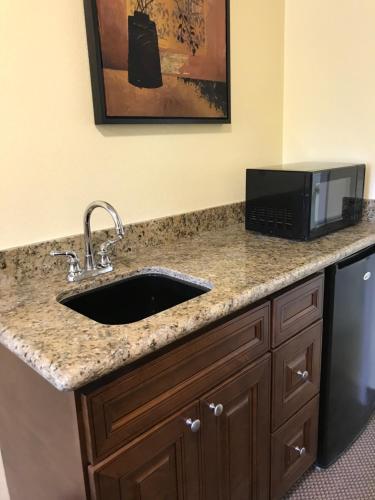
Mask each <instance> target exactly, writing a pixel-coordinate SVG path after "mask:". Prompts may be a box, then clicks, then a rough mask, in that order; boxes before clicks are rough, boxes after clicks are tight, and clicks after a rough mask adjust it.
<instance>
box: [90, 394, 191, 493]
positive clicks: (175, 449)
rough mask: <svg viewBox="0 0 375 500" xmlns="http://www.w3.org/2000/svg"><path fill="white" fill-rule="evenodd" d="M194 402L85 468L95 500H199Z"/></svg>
mask: <svg viewBox="0 0 375 500" xmlns="http://www.w3.org/2000/svg"><path fill="white" fill-rule="evenodd" d="M188 418H191V419H193V420H194V419H197V418H199V404H198V403H196V404H194V405H192V406H190V407H188V408H186V409H184V410H183V411H181V412H179V413H178V414H176V415H175V416H173V417H172V418H171V419H169V420H168V421H166V422H164V423H162V424H161V425H160V426H158V427H155V428H154V429H153V430H152V431H150V432H149V433H148V434H146V435H145V436H144V437H142V438H141V439H139V440H137V441H136V442H135V443H134V444H131V445H130V446H128V447H127V448H125V449H123V450H122V451H121V452H118V453H117V454H115V455H114V456H113V457H111V458H110V459H107V460H106V461H104V462H102V463H101V464H98V465H97V466H94V467H90V468H89V474H90V479H91V489H92V495H93V498H94V499H95V500H199V499H200V498H201V495H200V453H199V447H200V431H198V432H192V431H191V429H190V428H189V427H188V426H187V424H186V422H185V421H186V419H188Z"/></svg>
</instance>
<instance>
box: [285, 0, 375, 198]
mask: <svg viewBox="0 0 375 500" xmlns="http://www.w3.org/2000/svg"><path fill="white" fill-rule="evenodd" d="M374 19H375V1H374V0H328V1H327V0H286V14H285V67H284V68H285V80H284V161H298V160H301V159H314V160H315V159H321V160H348V161H361V162H366V163H367V164H368V166H369V171H368V178H367V196H368V197H371V198H375V176H374V173H373V172H374V166H375V64H374V60H375V31H374Z"/></svg>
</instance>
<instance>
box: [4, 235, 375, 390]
mask: <svg viewBox="0 0 375 500" xmlns="http://www.w3.org/2000/svg"><path fill="white" fill-rule="evenodd" d="M373 244H375V233H374V234H373V235H369V236H366V237H361V238H359V239H358V241H356V242H354V243H351V244H349V245H347V246H344V247H342V248H340V249H339V250H337V251H334V252H331V253H329V254H327V255H318V256H317V259H316V262H309V263H307V264H304V265H303V266H296V268H295V269H293V270H292V271H289V272H286V273H284V274H281V275H279V276H278V277H277V278H276V279H270V280H266V281H265V282H264V283H262V284H259V285H256V286H254V287H251V288H248V289H246V290H244V291H242V292H241V293H239V294H237V295H236V296H231V297H228V299H227V300H225V301H222V302H221V303H217V304H215V306H214V307H211V310H210V311H209V312H206V313H205V315H204V317H203V318H202V319H200V320H198V321H196V322H195V323H194V326H191V325H190V326H189V318H187V320H186V322H185V324H184V325H182V326H181V328H180V330H181V331H179V335H178V338H183V337H186V336H187V335H189V334H191V333H193V332H194V331H197V330H199V329H200V328H202V327H205V326H208V325H209V324H210V323H213V322H215V321H217V320H220V319H223V318H225V316H227V315H229V314H231V313H234V312H236V311H238V310H240V309H242V308H243V307H246V306H248V305H251V304H252V303H255V302H257V301H259V300H261V299H264V298H266V297H268V296H269V295H272V294H273V293H275V292H278V291H280V290H281V289H283V288H286V287H287V286H290V285H292V284H293V283H296V282H298V281H299V280H301V279H304V278H306V277H308V276H309V275H312V274H314V273H316V272H320V271H322V270H324V269H325V268H326V267H328V266H330V265H332V264H334V263H335V262H338V261H340V260H342V259H344V258H346V257H348V256H350V255H353V254H355V253H356V252H358V251H361V250H363V249H365V248H367V247H369V246H371V245H373ZM167 328H168V327H167ZM6 331H7V328H6V327H5V328H4V329H3V331H2V339H1V343H2V345H3V346H4V347H6V348H7V349H9V350H10V351H11V352H12V353H14V354H15V355H16V356H18V357H19V358H20V359H21V360H22V361H24V362H25V363H26V364H27V365H28V366H30V367H31V368H32V369H33V370H35V371H36V372H37V373H38V374H39V375H40V376H41V377H43V378H44V379H45V380H47V381H48V382H49V383H51V384H52V385H53V386H54V387H55V388H56V389H57V390H59V391H77V390H80V389H82V388H83V387H84V386H86V385H87V384H89V383H91V382H93V381H95V380H99V379H100V378H102V377H104V376H105V375H108V374H110V373H112V372H114V371H116V370H118V369H119V368H122V367H124V366H127V365H130V364H131V363H133V362H135V361H137V360H138V359H141V358H142V357H144V356H146V355H148V354H150V353H153V352H155V351H157V350H158V349H161V348H162V347H165V346H166V345H169V344H172V343H173V342H174V341H175V340H176V338H173V339H172V340H171V341H165V342H160V343H159V345H158V346H157V348H156V349H155V348H154V349H151V348H149V349H145V350H143V352H142V353H141V354H140V355H139V356H132V357H129V358H128V359H126V360H125V361H123V362H121V363H117V364H112V365H109V364H107V365H105V366H103V367H102V370H101V373H100V374H98V373H96V374H94V375H93V376H82V375H81V374H80V371H81V367H80V366H77V368H75V369H74V370H72V368H71V367H70V368H69V370H64V369H61V368H59V367H56V366H54V365H53V363H52V364H51V362H50V361H49V360H48V359H47V358H46V357H44V356H43V354H42V353H41V352H37V351H36V350H35V349H34V350H33V360H31V359H28V357H27V350H25V340H24V339H20V344H17V339H16V337H14V336H12V337H11V339H10V338H9V337H8V338H7V335H6ZM154 335H155V336H157V333H156V332H154V333H153V334H152V336H154ZM10 340H11V342H10ZM43 357H44V358H45V359H43ZM36 359H37V360H38V363H35V360H36Z"/></svg>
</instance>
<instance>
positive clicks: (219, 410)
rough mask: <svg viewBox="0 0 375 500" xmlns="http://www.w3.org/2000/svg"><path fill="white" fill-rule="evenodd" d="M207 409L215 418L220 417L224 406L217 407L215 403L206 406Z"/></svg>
mask: <svg viewBox="0 0 375 500" xmlns="http://www.w3.org/2000/svg"><path fill="white" fill-rule="evenodd" d="M208 407H209V409H210V410H212V411H213V414H214V415H215V417H220V415H221V414H222V413H223V411H224V406H223V405H222V404H221V403H219V404H218V405H215V403H210V404H209V405H208Z"/></svg>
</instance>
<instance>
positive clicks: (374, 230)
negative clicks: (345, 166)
mask: <svg viewBox="0 0 375 500" xmlns="http://www.w3.org/2000/svg"><path fill="white" fill-rule="evenodd" d="M371 244H375V225H374V224H371V223H366V222H364V223H361V224H360V225H358V226H355V227H353V228H349V229H345V230H343V231H339V232H337V233H335V234H332V235H329V236H327V237H324V238H320V239H318V240H316V241H312V242H309V243H302V242H301V243H300V242H290V241H287V240H282V239H277V238H269V237H265V236H261V235H257V234H254V233H250V232H247V231H245V229H244V227H243V224H233V225H231V226H228V227H226V228H223V229H216V230H213V231H210V232H203V233H201V234H198V235H196V236H193V237H190V238H182V239H179V240H176V241H173V242H169V243H166V244H164V245H159V246H154V247H148V248H143V249H139V251H137V252H130V253H124V254H123V255H122V256H119V257H118V258H117V259H116V271H115V272H114V273H112V274H108V275H104V276H102V277H100V278H99V279H98V278H96V280H95V282H93V283H91V282H83V283H81V284H79V285H76V284H73V285H69V284H67V283H66V282H65V281H64V277H65V273H64V272H63V271H59V270H54V271H53V270H51V271H50V272H49V273H47V274H45V275H44V276H43V277H42V279H40V278H41V277H40V276H38V275H35V276H34V277H32V276H29V275H27V274H26V275H25V276H24V277H23V278H22V279H20V278H19V277H18V278H17V279H15V277H14V276H13V275H12V273H9V272H6V270H3V271H1V272H0V342H1V343H2V344H3V345H4V346H6V347H8V348H9V349H10V350H11V351H12V352H14V353H15V354H16V355H17V356H19V357H20V358H21V359H23V360H24V361H25V362H26V363H27V364H28V365H30V366H31V367H32V368H34V369H35V370H36V371H37V372H38V373H40V374H41V375H42V376H43V377H44V378H46V379H47V380H48V381H49V382H50V383H51V384H53V385H54V386H55V387H56V388H58V389H59V390H72V389H77V388H79V387H81V386H83V385H84V384H86V383H88V382H90V381H93V380H95V379H98V378H99V377H101V376H103V375H105V374H108V373H110V372H112V371H114V370H116V369H117V368H119V367H121V366H124V365H125V364H128V363H131V362H132V361H134V360H136V359H138V358H140V357H142V356H144V355H145V354H147V353H150V352H151V351H153V350H155V349H158V348H160V347H162V346H164V345H166V344H168V343H170V342H172V341H174V340H176V339H178V338H180V337H182V336H184V335H186V334H188V333H190V332H192V331H194V330H196V329H198V328H200V327H203V326H204V325H207V324H209V323H210V322H212V321H214V320H217V319H219V318H222V317H224V316H225V315H227V314H228V313H231V312H233V311H235V310H238V309H240V308H241V307H243V306H245V305H247V304H250V303H253V302H255V301H257V300H258V299H261V298H263V297H266V296H267V295H269V294H271V293H273V292H275V291H277V290H280V289H282V288H284V287H286V286H288V285H290V284H291V283H293V282H296V281H298V280H300V279H302V278H304V277H306V276H308V275H310V274H312V273H314V272H316V271H319V270H321V269H323V268H324V267H326V266H327V265H329V264H332V263H333V262H335V261H337V260H339V259H341V258H343V257H345V256H347V255H350V254H352V253H354V252H356V251H358V250H360V249H362V248H365V247H366V246H369V245H371ZM155 266H157V267H159V268H160V267H161V268H166V269H169V270H175V271H177V272H179V273H183V274H185V275H189V276H193V277H195V278H199V279H201V280H204V281H205V282H210V283H211V284H212V285H213V289H212V290H211V291H210V292H208V293H206V294H204V295H201V296H200V297H197V298H195V299H193V300H191V301H189V302H185V303H183V304H180V305H178V306H176V307H174V308H172V309H169V310H167V311H164V312H161V313H159V314H157V315H155V316H153V317H150V318H148V319H145V320H142V321H139V322H137V323H133V324H132V325H123V326H105V325H102V324H98V323H96V322H94V321H92V320H90V319H88V318H86V317H84V316H81V315H80V314H78V313H76V312H74V311H72V310H70V309H68V308H66V307H65V306H63V305H61V304H59V303H58V302H57V301H56V297H57V296H60V295H61V294H63V295H65V294H71V293H74V292H76V291H78V290H82V289H87V288H89V287H92V286H93V285H94V286H95V285H97V284H98V283H100V282H107V281H111V280H113V279H119V278H121V277H123V276H126V275H128V274H130V273H134V272H137V271H139V270H142V269H144V268H148V267H155Z"/></svg>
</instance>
